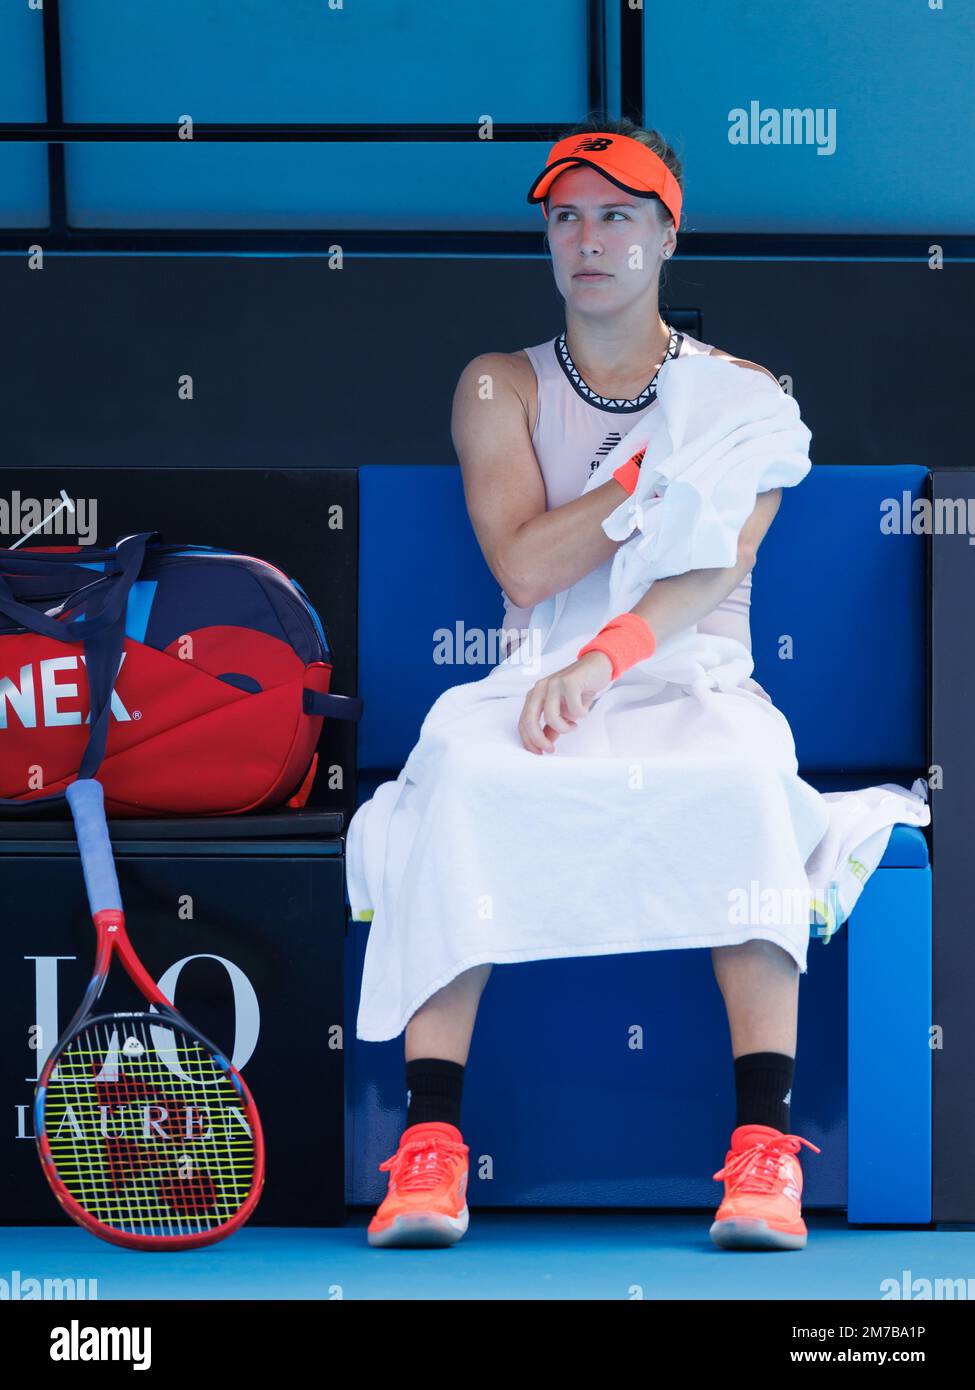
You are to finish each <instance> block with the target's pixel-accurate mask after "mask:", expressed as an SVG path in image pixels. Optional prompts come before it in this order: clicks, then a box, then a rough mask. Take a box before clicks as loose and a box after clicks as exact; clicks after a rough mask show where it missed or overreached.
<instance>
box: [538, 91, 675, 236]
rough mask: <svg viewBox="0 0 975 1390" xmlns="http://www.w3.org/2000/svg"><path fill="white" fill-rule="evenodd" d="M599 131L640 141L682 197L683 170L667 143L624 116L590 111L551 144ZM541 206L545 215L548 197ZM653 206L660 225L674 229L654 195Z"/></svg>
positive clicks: (668, 213) (654, 131) (667, 212)
mask: <svg viewBox="0 0 975 1390" xmlns="http://www.w3.org/2000/svg"><path fill="white" fill-rule="evenodd" d="M599 130H605V131H607V132H608V133H609V134H610V135H628V136H629V137H630V139H631V140H639V142H640V144H641V145H646V146H647V148H648V149H651V150H653V152H654V154H656V155H659V156H660V158H661V159H662V160H663V162H664V163H665V164H666V166H667V168H668V169H669V170H670V172H671V173H672V174H673V176H674V178H675V179H676V180H677V184H678V186H679V188H680V191H681V194H682V195H683V192H684V166H683V165H682V164H681V161H680V160H679V159H678V157H677V155H676V154H675V153H674V151H673V150H672V149H671V148H670V146H669V145H668V144H667V141H666V140H665V139H664V137H663V136H662V135H661V134H660V132H659V131H658V130H645V129H644V128H643V127H642V126H638V125H634V124H633V122H632V121H631V120H629V119H628V118H627V117H626V116H621V117H616V116H607V115H605V114H601V113H600V112H598V111H590V113H589V115H588V116H586V118H585V120H583V121H580V122H579V124H578V125H575V126H572V127H571V129H569V130H563V132H562V134H561V135H559V136H557V138H556V141H555V142H553V143H557V141H558V140H564V139H566V137H567V136H569V135H591V134H595V132H596V131H599ZM544 202H545V211H546V212H548V210H549V200H548V196H546V198H545V200H544ZM653 202H654V203H656V205H657V216H658V217H659V218H660V221H661V222H662V223H665V224H666V223H668V222H669V223H670V224H671V225H673V221H674V219H673V217H672V215H671V213H670V209H669V208H666V207H664V205H663V203H662V202H661V201H660V199H659V198H658V197H657V195H656V194H653Z"/></svg>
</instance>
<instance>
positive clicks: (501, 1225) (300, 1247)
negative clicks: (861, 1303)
mask: <svg viewBox="0 0 975 1390" xmlns="http://www.w3.org/2000/svg"><path fill="white" fill-rule="evenodd" d="M712 1215H713V1213H711V1212H701V1213H697V1214H694V1213H687V1212H681V1213H675V1214H670V1213H649V1214H648V1213H642V1212H636V1213H625V1212H622V1213H620V1212H613V1213H593V1212H580V1213H566V1212H555V1213H551V1214H549V1213H528V1214H524V1215H522V1214H519V1213H499V1212H484V1213H483V1214H482V1213H479V1212H474V1213H472V1216H471V1226H470V1230H469V1231H468V1233H467V1235H466V1236H465V1237H464V1239H463V1240H462V1241H461V1242H460V1243H459V1244H458V1245H457V1246H454V1247H452V1248H450V1249H446V1250H373V1249H372V1248H371V1247H369V1246H368V1245H367V1244H366V1233H365V1228H366V1225H367V1223H368V1220H369V1216H370V1213H369V1212H367V1211H365V1210H363V1211H361V1212H360V1211H355V1212H353V1213H352V1214H351V1215H350V1218H349V1221H348V1224H347V1225H345V1226H343V1227H338V1228H336V1227H330V1228H326V1229H315V1230H312V1229H302V1230H283V1229H271V1228H268V1229H261V1228H258V1227H251V1228H245V1229H244V1230H242V1231H239V1232H237V1233H236V1234H235V1235H233V1236H231V1237H230V1238H229V1239H228V1240H226V1241H223V1242H222V1243H220V1244H218V1245H215V1246H213V1247H211V1248H209V1249H203V1250H195V1251H194V1250H191V1251H186V1252H182V1253H173V1254H157V1253H146V1254H143V1253H141V1252H138V1251H130V1250H121V1249H117V1248H115V1247H113V1246H109V1245H107V1244H105V1243H104V1242H102V1241H99V1240H97V1239H95V1238H94V1237H92V1236H89V1235H88V1234H87V1233H86V1232H84V1231H81V1230H78V1229H76V1228H75V1227H73V1226H71V1227H69V1226H65V1227H57V1228H55V1227H29V1228H28V1227H7V1228H5V1229H3V1230H2V1231H0V1280H4V1281H7V1288H8V1289H11V1281H12V1280H14V1279H16V1280H17V1281H18V1283H19V1287H20V1288H21V1289H22V1290H24V1289H25V1288H26V1283H25V1281H26V1280H28V1279H35V1280H41V1281H43V1280H44V1279H59V1280H68V1279H74V1280H85V1281H91V1280H94V1281H96V1283H95V1286H94V1289H93V1290H92V1291H93V1292H94V1293H95V1296H96V1297H97V1298H98V1299H133V1298H135V1299H143V1298H146V1299H149V1298H182V1299H208V1298H216V1299H225V1298H230V1299H234V1298H239V1299H333V1298H344V1299H400V1298H402V1299H476V1298H495V1299H519V1300H521V1299H526V1300H528V1299H556V1300H560V1299H633V1298H639V1297H641V1296H642V1297H643V1298H645V1299H700V1300H728V1299H757V1300H761V1299H862V1300H881V1299H883V1297H884V1294H885V1291H886V1289H888V1288H889V1287H890V1286H889V1285H885V1284H884V1281H885V1280H892V1281H894V1283H895V1284H896V1286H897V1288H898V1289H899V1290H900V1297H901V1298H903V1297H904V1296H905V1289H907V1290H910V1289H911V1288H912V1287H913V1289H914V1295H913V1296H914V1297H915V1298H916V1297H917V1296H918V1292H919V1291H920V1288H921V1286H919V1285H916V1284H912V1281H915V1280H919V1279H928V1280H931V1281H934V1280H942V1281H946V1280H955V1281H965V1282H964V1284H961V1283H959V1284H956V1287H955V1291H954V1293H953V1294H949V1295H948V1296H951V1297H954V1298H956V1299H957V1298H969V1299H975V1229H971V1228H969V1229H959V1230H928V1229H904V1228H902V1229H887V1230H878V1229H872V1228H861V1229H851V1228H850V1227H849V1226H848V1225H847V1223H846V1218H845V1215H844V1214H843V1213H841V1212H837V1213H835V1214H831V1213H812V1214H811V1215H809V1216H807V1218H806V1222H807V1225H808V1227H809V1243H808V1245H807V1247H806V1249H805V1250H802V1251H792V1252H745V1251H726V1250H719V1249H717V1247H715V1246H714V1245H712V1244H711V1241H710V1239H709V1238H708V1227H709V1225H710V1222H711V1218H712ZM85 1287H86V1288H87V1289H91V1287H92V1286H91V1285H90V1283H89V1284H86V1286H85ZM2 1289H3V1286H2V1285H0V1291H2ZM7 1296H10V1295H9V1293H8V1294H7ZM14 1296H17V1295H16V1294H15V1295H14ZM19 1296H20V1297H23V1296H24V1293H23V1292H22V1293H21V1294H20V1295H19ZM888 1296H889V1295H888ZM895 1296H896V1295H895ZM929 1296H930V1295H929ZM938 1296H940V1297H945V1296H946V1295H945V1294H944V1293H941V1294H940V1295H938Z"/></svg>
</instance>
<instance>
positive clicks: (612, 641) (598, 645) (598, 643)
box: [576, 613, 657, 680]
mask: <svg viewBox="0 0 975 1390" xmlns="http://www.w3.org/2000/svg"><path fill="white" fill-rule="evenodd" d="M656 650H657V639H656V637H655V636H654V635H653V629H652V628H651V627H650V626H649V625H648V624H647V623H646V622H644V620H643V618H641V617H640V615H639V613H620V614H619V615H618V616H617V617H615V618H611V619H610V620H609V622H608V623H607V624H606V626H605V627H603V628H601V629H600V631H599V632H597V633H596V635H595V637H594V638H593V639H592V641H590V642H587V643H586V645H585V646H584V647H582V648H581V649H580V651H579V652H578V653H577V657H576V659H577V660H578V658H579V657H581V656H585V654H586V652H603V653H604V654H605V655H606V656H608V657H609V659H610V661H611V662H612V664H613V674H612V679H613V680H616V678H617V676H621V675H622V674H623V672H624V671H628V670H629V669H630V667H631V666H635V665H636V664H637V662H638V661H646V659H647V657H650V656H653V654H654V652H655V651H656Z"/></svg>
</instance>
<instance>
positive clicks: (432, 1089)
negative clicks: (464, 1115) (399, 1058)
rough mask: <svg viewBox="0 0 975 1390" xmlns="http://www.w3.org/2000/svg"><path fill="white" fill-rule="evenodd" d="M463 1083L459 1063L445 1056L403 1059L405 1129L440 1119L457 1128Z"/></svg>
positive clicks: (462, 1070) (461, 1067) (458, 1125)
mask: <svg viewBox="0 0 975 1390" xmlns="http://www.w3.org/2000/svg"><path fill="white" fill-rule="evenodd" d="M463 1086H464V1068H463V1065H462V1064H461V1063H460V1062H449V1061H448V1060H447V1059H446V1058H445V1057H415V1058H414V1059H413V1061H411V1062H407V1064H406V1087H407V1101H408V1103H409V1108H408V1110H407V1112H406V1125H407V1128H409V1126H410V1125H422V1124H427V1123H428V1122H429V1121H430V1120H443V1121H444V1122H445V1123H446V1124H449V1125H456V1126H457V1128H458V1129H460V1098H461V1092H462V1090H463Z"/></svg>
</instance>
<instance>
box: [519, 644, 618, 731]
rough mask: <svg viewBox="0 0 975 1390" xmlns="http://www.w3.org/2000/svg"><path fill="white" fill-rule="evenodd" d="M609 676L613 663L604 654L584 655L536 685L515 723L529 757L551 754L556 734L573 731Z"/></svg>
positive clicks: (606, 682) (611, 673) (606, 683)
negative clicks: (543, 721)
mask: <svg viewBox="0 0 975 1390" xmlns="http://www.w3.org/2000/svg"><path fill="white" fill-rule="evenodd" d="M612 675H613V663H612V662H611V661H610V659H609V657H608V656H606V654H605V653H604V652H586V655H585V656H584V657H582V658H581V660H579V661H574V662H573V663H572V665H571V666H565V667H563V668H562V670H561V671H554V672H553V673H552V675H550V676H544V677H543V678H542V680H540V681H537V682H536V684H535V685H533V686H532V688H531V690H530V691H529V692H528V697H527V699H526V700H525V707H524V709H523V710H522V712H521V718H520V719H519V720H518V732H519V734H520V735H521V741H522V744H523V745H524V747H525V748H527V749H528V751H529V753H554V752H555V740H556V739H557V738H558V736H559V734H567V733H568V732H569V731H570V730H571V729H574V728H575V726H576V724H577V723H578V722H579V720H580V719H581V718H582V716H583V715H584V714H586V713H588V711H589V706H590V705H591V704H592V702H593V698H594V697H595V696H596V695H597V694H598V693H599V691H600V690H602V689H603V688H604V687H605V686H607V685H608V684H609V682H610V680H611V679H612ZM543 715H544V719H545V727H544V729H543V728H542V727H541V719H542V716H543Z"/></svg>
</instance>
